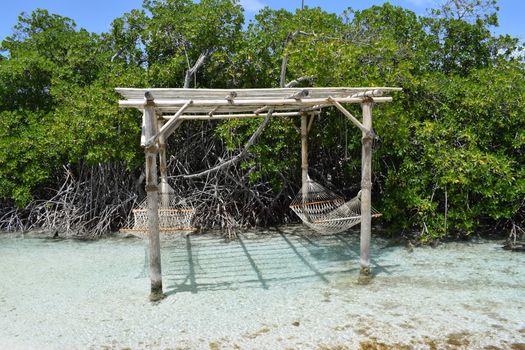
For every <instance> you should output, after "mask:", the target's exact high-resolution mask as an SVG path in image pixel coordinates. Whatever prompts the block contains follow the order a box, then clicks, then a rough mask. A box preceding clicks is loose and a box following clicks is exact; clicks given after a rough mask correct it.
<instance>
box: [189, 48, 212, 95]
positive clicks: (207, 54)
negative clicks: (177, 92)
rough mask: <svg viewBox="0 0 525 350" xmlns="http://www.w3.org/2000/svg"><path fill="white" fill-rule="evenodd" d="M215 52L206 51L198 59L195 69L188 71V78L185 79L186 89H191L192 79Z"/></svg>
mask: <svg viewBox="0 0 525 350" xmlns="http://www.w3.org/2000/svg"><path fill="white" fill-rule="evenodd" d="M213 51H214V49H208V50H205V51H204V52H203V53H201V55H200V56H199V58H198V59H197V62H195V64H194V65H193V67H191V68H190V69H188V70H187V71H186V76H185V78H184V88H185V89H187V88H189V87H190V84H191V79H192V78H193V76H194V75H195V73H196V72H197V71H198V70H199V68H200V67H202V65H203V64H204V61H205V60H206V58H208V57H209V56H210V55H211V54H212V53H213Z"/></svg>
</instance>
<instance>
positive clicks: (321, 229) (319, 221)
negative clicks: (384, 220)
mask: <svg viewBox="0 0 525 350" xmlns="http://www.w3.org/2000/svg"><path fill="white" fill-rule="evenodd" d="M290 208H291V209H292V210H293V212H294V213H295V214H297V216H299V218H300V219H301V220H302V221H303V223H305V224H306V225H307V226H308V227H310V228H312V229H314V230H315V231H317V232H318V233H320V234H324V235H326V234H335V233H339V232H343V231H346V230H348V229H350V228H351V227H352V226H354V225H357V224H358V223H360V222H361V200H360V194H358V195H357V196H356V197H355V198H352V199H351V200H349V201H345V200H344V198H343V197H341V196H339V195H337V194H335V193H333V192H332V191H330V190H328V189H326V188H325V187H323V186H321V185H320V184H318V183H317V182H315V181H313V180H312V179H310V178H308V180H307V182H306V184H305V185H304V186H303V188H301V190H300V191H299V193H298V194H297V195H296V196H295V198H294V199H293V200H292V203H291V204H290ZM371 210H372V217H379V216H381V214H380V213H379V212H378V211H377V210H375V209H374V208H372V209H371Z"/></svg>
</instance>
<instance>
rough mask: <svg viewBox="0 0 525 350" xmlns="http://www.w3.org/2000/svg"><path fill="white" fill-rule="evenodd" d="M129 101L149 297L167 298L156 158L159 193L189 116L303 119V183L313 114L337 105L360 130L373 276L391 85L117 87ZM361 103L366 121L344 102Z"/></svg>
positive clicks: (364, 237)
mask: <svg viewBox="0 0 525 350" xmlns="http://www.w3.org/2000/svg"><path fill="white" fill-rule="evenodd" d="M116 91H117V92H118V93H120V94H121V95H122V96H123V97H124V98H125V99H124V100H121V101H119V106H120V107H126V108H137V109H139V110H141V111H143V118H142V136H141V145H142V146H143V147H144V150H145V155H146V192H147V202H148V236H149V257H150V259H149V262H150V279H151V294H150V300H152V301H155V300H160V299H162V298H163V297H164V294H163V290H162V273H161V260H160V238H159V216H158V215H159V214H158V206H159V203H158V198H159V197H158V196H159V183H158V175H157V156H158V157H159V165H160V166H159V168H160V178H161V181H160V192H166V190H165V189H167V188H168V182H167V177H168V174H167V168H166V139H167V138H168V137H169V136H170V135H171V134H172V133H173V132H174V131H175V130H176V129H177V128H178V127H179V126H180V125H181V124H182V123H183V122H184V121H185V120H220V119H232V118H262V117H300V118H301V158H302V163H301V164H302V165H301V172H302V184H303V187H304V186H305V183H306V181H307V178H308V148H307V145H308V143H307V140H308V131H309V129H310V127H311V124H312V121H313V119H314V116H315V115H316V114H318V113H319V111H320V110H321V109H322V108H326V107H336V108H337V109H339V110H340V111H341V112H342V113H343V114H344V115H345V116H346V117H347V118H348V119H349V120H350V121H351V122H352V123H353V124H354V125H355V126H357V127H358V128H359V129H360V130H361V133H362V163H361V236H360V265H361V270H360V274H361V275H369V274H370V237H371V189H372V181H371V178H372V141H373V137H374V133H373V130H372V106H373V105H374V103H382V102H390V101H392V97H390V96H385V95H386V94H388V93H389V92H393V91H401V89H400V88H392V87H366V88H347V87H335V88H332V87H327V88H323V87H321V88H269V89H171V88H168V89H133V88H117V89H116ZM350 103H352V104H360V105H361V109H362V114H363V116H362V121H359V120H358V119H357V118H356V117H354V116H353V115H352V114H351V113H350V112H349V111H348V110H346V108H345V107H344V106H343V104H350Z"/></svg>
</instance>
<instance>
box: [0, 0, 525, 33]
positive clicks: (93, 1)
mask: <svg viewBox="0 0 525 350" xmlns="http://www.w3.org/2000/svg"><path fill="white" fill-rule="evenodd" d="M440 1H442V0H391V1H390V2H391V3H392V4H395V5H399V6H403V7H405V8H408V9H410V10H412V11H414V12H416V13H417V14H420V15H423V14H425V13H426V9H427V8H429V7H435V6H436V4H438V3H439V2H440ZM2 2H3V3H2V11H1V12H0V40H2V39H4V38H5V37H6V36H8V35H10V34H11V33H12V28H13V26H14V25H15V23H16V22H17V17H18V15H19V14H20V13H21V12H22V11H25V12H31V11H32V10H34V9H36V8H45V9H47V10H48V11H49V12H52V13H57V14H60V15H63V16H66V17H70V18H72V19H73V20H74V21H75V22H76V23H77V25H78V26H79V27H83V28H86V29H87V30H89V31H93V32H97V33H100V32H103V31H106V30H107V29H108V28H109V25H110V23H111V21H112V20H113V19H114V18H116V17H119V16H121V15H122V14H123V13H124V12H128V11H129V10H131V9H133V8H140V7H141V4H142V0H16V1H2ZM384 2H386V1H382V0H360V1H359V0H324V1H323V0H304V3H305V5H308V6H310V7H314V6H319V7H321V8H323V9H324V10H326V11H329V12H336V13H341V12H342V11H343V10H344V9H346V8H347V7H352V8H354V9H363V8H367V7H370V6H372V5H376V4H382V3H384ZM498 2H499V6H500V12H499V18H500V27H499V28H496V29H495V32H496V33H497V34H511V35H512V36H515V37H519V38H520V39H521V40H522V41H523V40H525V25H523V23H522V22H523V15H525V1H523V0H499V1H498ZM241 3H242V4H243V6H244V8H245V10H246V18H247V19H250V18H252V17H253V15H254V13H256V12H257V11H258V10H259V9H261V8H262V7H264V6H270V7H271V8H281V7H284V8H286V9H288V10H292V11H293V10H294V9H295V8H297V7H300V6H301V0H286V1H282V0H281V1H278V0H241Z"/></svg>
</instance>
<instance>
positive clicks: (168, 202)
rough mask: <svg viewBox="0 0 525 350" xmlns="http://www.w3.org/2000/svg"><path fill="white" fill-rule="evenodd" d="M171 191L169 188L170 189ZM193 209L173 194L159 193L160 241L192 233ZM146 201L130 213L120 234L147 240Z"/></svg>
mask: <svg viewBox="0 0 525 350" xmlns="http://www.w3.org/2000/svg"><path fill="white" fill-rule="evenodd" d="M170 189H171V188H170ZM194 216H195V208H193V206H192V205H191V204H189V203H188V202H186V201H185V200H184V199H181V198H179V197H177V196H175V194H174V193H173V192H169V193H159V237H160V239H161V240H172V239H175V238H177V237H180V235H181V233H185V232H186V233H189V232H191V231H194V230H195V228H194V227H192V222H193V217H194ZM148 225H149V219H148V200H147V198H146V199H144V200H143V201H142V202H141V203H140V204H139V205H138V207H137V208H135V209H133V210H132V211H131V215H130V217H129V218H128V225H127V227H126V228H123V229H121V230H120V232H122V233H127V234H132V235H134V236H137V237H141V238H145V239H147V238H148Z"/></svg>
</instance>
